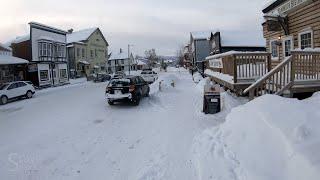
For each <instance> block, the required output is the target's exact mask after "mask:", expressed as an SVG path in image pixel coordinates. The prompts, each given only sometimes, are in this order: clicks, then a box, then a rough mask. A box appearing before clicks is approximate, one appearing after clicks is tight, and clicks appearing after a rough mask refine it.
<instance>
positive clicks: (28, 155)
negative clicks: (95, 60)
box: [0, 69, 241, 180]
mask: <svg viewBox="0 0 320 180" xmlns="http://www.w3.org/2000/svg"><path fill="white" fill-rule="evenodd" d="M161 80H163V82H164V83H163V88H162V91H161V92H160V91H159V89H158V82H156V83H154V84H153V85H152V86H151V95H150V97H149V98H145V99H143V100H142V101H141V104H140V105H139V106H138V107H135V106H130V105H128V104H122V105H116V106H109V105H107V103H106V100H105V99H104V92H105V87H106V83H100V84H94V83H91V82H85V83H78V84H73V85H69V86H65V87H58V88H51V89H45V90H41V91H39V92H37V95H36V96H35V97H34V98H33V99H31V100H23V101H17V102H13V103H9V104H7V105H5V106H1V107H0V117H1V118H0V119H1V120H0V132H1V136H0V177H1V178H0V179H7V180H10V179H33V180H34V179H41V180H44V179H95V180H98V179H196V176H197V170H196V167H195V166H194V164H193V157H194V156H193V155H192V143H193V138H194V137H195V136H196V134H199V133H200V132H201V131H203V130H204V129H206V128H208V127H212V126H215V125H216V124H219V123H221V122H222V121H223V120H224V117H225V116H226V114H227V112H228V111H229V110H230V109H231V108H232V107H229V106H230V104H233V105H239V104H241V101H238V100H237V99H236V98H233V97H232V96H230V95H228V96H227V97H228V98H227V101H230V103H228V106H226V108H225V109H226V110H225V111H224V112H222V113H220V114H218V115H209V116H208V115H207V116H205V115H204V114H202V113H201V106H202V98H201V93H200V92H201V87H200V88H199V87H197V85H196V84H195V83H194V82H193V81H192V77H191V75H190V74H189V73H188V72H187V71H185V70H180V71H177V70H174V69H173V70H172V71H170V72H167V73H164V72H163V73H160V78H159V80H158V81H161ZM172 80H174V81H175V83H176V86H175V88H172V87H171V86H169V82H171V81H172ZM166 82H167V83H166ZM198 86H199V85H198ZM199 89H200V90H199ZM233 105H232V106H233Z"/></svg>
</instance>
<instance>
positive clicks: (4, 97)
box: [0, 81, 36, 104]
mask: <svg viewBox="0 0 320 180" xmlns="http://www.w3.org/2000/svg"><path fill="white" fill-rule="evenodd" d="M35 92H36V91H35V89H34V87H33V85H32V83H31V84H30V82H26V81H16V82H11V83H5V84H2V85H0V104H7V103H8V101H9V100H11V99H14V98H21V97H26V98H28V99H30V98H32V96H33V94H34V93H35Z"/></svg>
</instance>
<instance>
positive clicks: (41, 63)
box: [11, 22, 69, 87]
mask: <svg viewBox="0 0 320 180" xmlns="http://www.w3.org/2000/svg"><path fill="white" fill-rule="evenodd" d="M29 25H30V33H29V34H27V35H25V36H21V37H18V38H16V39H15V40H13V41H12V42H11V48H12V55H13V56H15V57H19V58H22V59H26V60H28V61H29V65H28V70H27V79H28V80H30V81H32V82H33V84H34V85H36V86H38V87H48V86H58V85H63V84H67V83H69V77H68V63H67V58H66V43H67V41H66V40H67V38H66V34H67V32H66V31H63V30H60V29H57V28H55V27H50V26H47V25H44V24H40V23H36V22H30V23H29Z"/></svg>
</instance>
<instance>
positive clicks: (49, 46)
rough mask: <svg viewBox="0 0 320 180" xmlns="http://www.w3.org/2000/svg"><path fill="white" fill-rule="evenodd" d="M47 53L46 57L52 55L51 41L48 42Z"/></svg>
mask: <svg viewBox="0 0 320 180" xmlns="http://www.w3.org/2000/svg"><path fill="white" fill-rule="evenodd" d="M47 55H48V57H51V56H52V44H51V43H49V44H48V48H47Z"/></svg>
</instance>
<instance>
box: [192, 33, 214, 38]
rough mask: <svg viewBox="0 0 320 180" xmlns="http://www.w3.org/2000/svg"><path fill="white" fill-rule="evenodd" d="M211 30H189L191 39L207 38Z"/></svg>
mask: <svg viewBox="0 0 320 180" xmlns="http://www.w3.org/2000/svg"><path fill="white" fill-rule="evenodd" d="M211 32H212V31H195V32H191V36H192V38H193V39H209V38H210V36H211Z"/></svg>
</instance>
